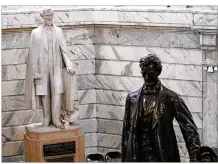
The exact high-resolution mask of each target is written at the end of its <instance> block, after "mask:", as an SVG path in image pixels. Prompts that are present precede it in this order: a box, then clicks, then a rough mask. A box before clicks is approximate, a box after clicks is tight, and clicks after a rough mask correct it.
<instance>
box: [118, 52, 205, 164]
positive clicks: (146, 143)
mask: <svg viewBox="0 0 218 164" xmlns="http://www.w3.org/2000/svg"><path fill="white" fill-rule="evenodd" d="M140 68H141V73H142V77H143V79H144V85H143V86H142V87H141V88H139V89H138V90H136V91H133V92H130V93H128V95H127V98H126V105H125V114H124V120H123V131H122V144H121V145H122V149H121V151H122V162H179V161H180V155H179V149H178V145H177V140H176V135H175V132H174V128H173V120H174V119H176V120H177V122H178V124H179V126H180V129H181V132H182V135H183V138H184V140H185V143H186V147H187V149H188V152H189V157H190V161H191V162H198V161H199V157H200V151H199V150H200V147H201V143H200V138H199V134H198V129H197V126H196V125H195V123H194V121H193V117H192V115H191V113H190V111H189V109H188V107H187V106H186V104H185V103H184V101H183V99H182V98H181V97H180V95H178V94H177V93H175V92H174V91H172V90H170V89H168V88H166V87H165V86H164V85H163V84H161V82H160V80H159V79H158V76H159V75H160V73H161V71H162V65H161V61H160V59H159V58H158V57H157V56H156V55H153V54H149V55H147V56H145V57H143V58H142V59H141V60H140Z"/></svg>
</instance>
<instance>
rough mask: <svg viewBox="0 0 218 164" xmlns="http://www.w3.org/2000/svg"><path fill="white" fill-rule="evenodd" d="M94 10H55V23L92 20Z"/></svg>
mask: <svg viewBox="0 0 218 164" xmlns="http://www.w3.org/2000/svg"><path fill="white" fill-rule="evenodd" d="M92 21H93V11H64V12H55V15H54V22H55V23H67V22H72V23H74V22H92Z"/></svg>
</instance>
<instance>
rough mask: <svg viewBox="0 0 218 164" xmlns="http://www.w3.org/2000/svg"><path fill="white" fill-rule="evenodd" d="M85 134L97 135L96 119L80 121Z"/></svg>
mask: <svg viewBox="0 0 218 164" xmlns="http://www.w3.org/2000/svg"><path fill="white" fill-rule="evenodd" d="M79 124H80V126H81V129H82V132H83V133H97V120H96V119H94V118H93V119H84V120H79Z"/></svg>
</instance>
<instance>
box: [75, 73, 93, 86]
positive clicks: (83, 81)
mask: <svg viewBox="0 0 218 164" xmlns="http://www.w3.org/2000/svg"><path fill="white" fill-rule="evenodd" d="M77 82H78V89H94V88H96V87H97V82H96V76H95V75H94V74H92V75H79V76H78V77H77Z"/></svg>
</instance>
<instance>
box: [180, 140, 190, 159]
mask: <svg viewBox="0 0 218 164" xmlns="http://www.w3.org/2000/svg"><path fill="white" fill-rule="evenodd" d="M178 148H179V154H180V156H181V157H186V158H188V157H189V154H188V150H187V148H186V146H185V143H178Z"/></svg>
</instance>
